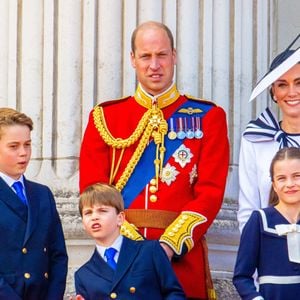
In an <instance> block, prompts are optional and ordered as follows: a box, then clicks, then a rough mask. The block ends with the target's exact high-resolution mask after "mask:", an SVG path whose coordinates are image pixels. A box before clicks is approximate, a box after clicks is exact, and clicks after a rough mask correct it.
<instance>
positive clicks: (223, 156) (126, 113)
mask: <svg viewBox="0 0 300 300" xmlns="http://www.w3.org/2000/svg"><path fill="white" fill-rule="evenodd" d="M186 99H187V98H186V96H180V97H179V98H178V100H177V101H175V102H174V103H172V104H170V105H169V106H167V107H164V108H163V109H162V111H163V113H164V117H165V119H168V118H169V117H170V115H171V114H172V113H173V112H174V111H176V109H177V108H178V107H179V106H180V105H182V103H184V102H185V101H186ZM198 101H199V100H198ZM209 105H212V108H211V109H210V110H209V111H208V112H207V113H206V114H205V116H204V117H203V118H202V122H201V127H202V131H203V137H202V138H201V139H195V138H194V139H185V140H184V141H183V145H184V146H185V147H186V149H189V150H190V152H189V153H190V154H189V159H188V162H186V163H185V164H184V165H180V164H179V163H178V162H176V155H175V156H171V157H170V159H169V160H168V161H167V162H166V163H165V164H164V165H165V166H166V165H167V164H169V166H172V167H175V169H176V172H175V173H174V176H175V179H173V181H171V182H162V181H160V182H159V188H158V191H157V192H156V193H155V195H156V196H157V200H156V201H155V202H151V201H150V195H151V194H152V193H151V192H150V190H149V186H150V185H147V186H146V187H145V188H144V189H143V191H142V192H141V193H140V194H139V195H138V196H137V197H136V199H135V200H134V201H133V202H132V203H131V205H130V207H129V208H139V209H160V210H167V211H175V212H179V213H180V212H182V211H191V212H196V213H199V214H201V215H202V216H204V217H205V218H206V219H207V221H206V222H204V223H202V224H201V225H199V226H196V227H195V228H194V230H193V231H192V241H193V243H194V247H193V248H192V250H191V251H189V252H188V253H186V254H185V255H183V256H182V257H180V258H179V259H178V260H174V261H172V264H173V267H174V270H175V272H176V274H177V276H178V278H179V280H180V282H181V284H182V286H183V288H184V290H185V293H186V295H187V297H193V298H206V289H205V271H204V259H203V250H202V246H201V238H202V236H203V235H204V234H205V233H206V231H207V229H208V227H209V226H210V225H211V223H212V222H213V220H214V219H215V217H216V215H217V213H218V211H219V209H220V207H221V204H222V200H223V195H224V189H225V183H226V177H227V172H228V163H229V144H228V137H227V124H226V116H225V112H224V110H223V109H222V108H220V107H218V106H215V105H214V104H212V103H211V104H209ZM101 106H102V107H103V110H104V116H105V120H106V124H107V128H108V129H109V131H110V133H111V135H112V136H113V137H115V138H116V137H119V138H122V139H125V138H128V137H129V136H130V135H131V134H132V132H133V131H134V130H135V128H136V127H137V124H138V122H139V121H140V119H141V117H142V116H143V115H144V113H145V112H146V111H147V108H145V107H143V106H141V105H140V104H138V103H137V102H136V101H135V99H134V97H128V98H126V99H122V100H116V101H112V102H107V103H104V104H102V105H101ZM137 144H138V142H136V143H135V144H134V145H132V146H130V147H129V148H127V149H126V150H125V153H124V156H123V159H122V161H121V165H120V168H119V170H118V173H117V176H116V180H117V179H118V178H119V177H120V175H121V174H122V171H123V170H124V168H125V167H126V165H127V163H128V161H129V160H130V158H131V156H132V154H133V152H134V150H135V148H136V146H137ZM118 151H119V150H118ZM111 158H112V149H110V148H109V147H108V146H107V145H106V144H105V143H104V141H103V139H102V138H101V136H100V134H99V132H98V130H97V129H96V127H95V124H94V119H93V114H92V112H91V114H90V118H89V122H88V125H87V128H86V131H85V134H84V137H83V141H82V146H81V153H80V190H81V191H82V190H83V189H84V188H85V187H87V186H88V185H90V184H93V183H96V182H108V181H109V174H110V168H111ZM116 160H117V159H116ZM153 168H154V165H153ZM142 233H143V234H144V235H145V236H146V238H148V239H159V238H160V236H161V235H162V234H163V230H159V229H152V228H147V231H144V232H142Z"/></svg>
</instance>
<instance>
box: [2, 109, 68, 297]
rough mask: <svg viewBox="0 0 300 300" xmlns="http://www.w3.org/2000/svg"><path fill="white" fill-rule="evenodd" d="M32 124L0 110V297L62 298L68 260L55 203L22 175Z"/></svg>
mask: <svg viewBox="0 0 300 300" xmlns="http://www.w3.org/2000/svg"><path fill="white" fill-rule="evenodd" d="M32 129H33V123H32V120H31V119H30V118H29V117H28V116H26V115H25V114H23V113H20V112H18V111H16V110H14V109H11V108H0V212H1V218H0V299H9V300H21V299H22V300H41V299H43V300H44V299H48V300H50V299H51V300H52V299H55V300H59V299H63V295H64V291H65V284H66V275H67V263H68V257H67V253H66V247H65V241H64V235H63V231H62V226H61V223H60V219H59V215H58V213H57V210H56V206H55V201H54V198H53V195H52V193H51V191H50V189H49V188H48V187H47V186H44V185H41V184H38V183H35V182H32V181H29V180H27V179H26V178H25V176H24V172H25V171H26V167H27V165H28V163H29V160H30V156H31V130H32Z"/></svg>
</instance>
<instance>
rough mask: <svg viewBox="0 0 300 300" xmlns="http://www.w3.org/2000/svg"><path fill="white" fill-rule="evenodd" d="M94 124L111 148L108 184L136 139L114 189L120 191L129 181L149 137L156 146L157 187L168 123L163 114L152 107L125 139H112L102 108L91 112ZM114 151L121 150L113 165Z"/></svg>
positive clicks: (98, 107) (99, 107)
mask: <svg viewBox="0 0 300 300" xmlns="http://www.w3.org/2000/svg"><path fill="white" fill-rule="evenodd" d="M93 117H94V123H95V127H96V128H97V130H98V132H99V134H100V136H101V137H102V138H103V140H104V142H105V143H106V144H107V145H108V146H110V147H112V148H113V160H112V166H111V172H110V183H112V182H113V180H114V178H115V176H116V173H117V171H118V169H119V167H120V162H121V159H122V157H123V154H124V150H125V148H128V147H130V146H131V145H133V144H134V143H135V142H136V141H137V140H138V139H140V141H139V144H138V146H137V148H136V149H135V151H134V153H133V155H132V157H131V159H130V160H129V162H128V164H127V166H126V168H125V170H124V171H123V173H122V175H121V177H120V178H119V180H118V182H117V183H116V185H115V186H116V188H117V189H118V190H119V191H121V190H122V189H123V188H124V186H125V185H126V183H127V181H128V180H129V178H130V176H131V174H132V172H133V170H134V169H135V167H136V165H137V163H138V162H139V160H140V158H141V156H142V154H143V152H144V150H145V148H146V146H147V144H148V143H149V140H150V138H151V137H153V140H154V143H155V144H156V159H155V160H154V165H155V176H156V184H157V185H158V177H159V175H160V173H161V171H162V167H163V161H164V153H165V151H166V149H165V147H164V136H165V134H166V133H167V131H168V123H167V122H166V120H165V119H164V116H163V112H162V111H161V110H160V109H159V108H157V107H156V106H153V107H152V108H151V109H149V110H148V111H146V112H145V113H144V115H143V117H142V118H141V120H140V121H139V123H138V125H137V127H136V129H135V130H134V132H133V133H132V134H131V135H130V136H129V137H128V138H127V139H121V138H114V137H113V136H112V134H111V133H110V131H109V129H108V128H107V124H106V121H105V117H104V113H103V108H102V107H101V106H97V107H95V109H94V111H93ZM116 149H122V151H121V155H120V158H119V160H118V162H117V165H116V166H114V165H115V151H116Z"/></svg>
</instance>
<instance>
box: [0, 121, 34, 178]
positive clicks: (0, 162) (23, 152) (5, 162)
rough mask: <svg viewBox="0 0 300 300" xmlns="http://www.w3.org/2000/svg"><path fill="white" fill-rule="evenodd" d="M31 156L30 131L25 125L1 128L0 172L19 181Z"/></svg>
mask: <svg viewBox="0 0 300 300" xmlns="http://www.w3.org/2000/svg"><path fill="white" fill-rule="evenodd" d="M30 156H31V137H30V129H29V128H28V126H26V125H12V126H3V127H2V129H1V138H0V171H1V172H3V173H4V174H6V175H8V176H10V177H11V178H14V179H16V180H17V179H19V178H20V176H21V175H22V174H23V173H24V172H25V171H26V168H27V165H28V163H29V160H30Z"/></svg>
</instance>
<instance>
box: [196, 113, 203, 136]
mask: <svg viewBox="0 0 300 300" xmlns="http://www.w3.org/2000/svg"><path fill="white" fill-rule="evenodd" d="M202 137H203V131H202V130H201V119H200V117H196V130H195V138H196V139H201V138H202Z"/></svg>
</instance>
